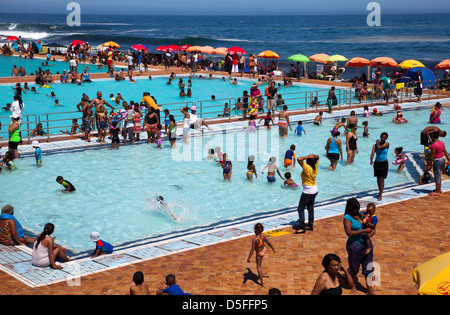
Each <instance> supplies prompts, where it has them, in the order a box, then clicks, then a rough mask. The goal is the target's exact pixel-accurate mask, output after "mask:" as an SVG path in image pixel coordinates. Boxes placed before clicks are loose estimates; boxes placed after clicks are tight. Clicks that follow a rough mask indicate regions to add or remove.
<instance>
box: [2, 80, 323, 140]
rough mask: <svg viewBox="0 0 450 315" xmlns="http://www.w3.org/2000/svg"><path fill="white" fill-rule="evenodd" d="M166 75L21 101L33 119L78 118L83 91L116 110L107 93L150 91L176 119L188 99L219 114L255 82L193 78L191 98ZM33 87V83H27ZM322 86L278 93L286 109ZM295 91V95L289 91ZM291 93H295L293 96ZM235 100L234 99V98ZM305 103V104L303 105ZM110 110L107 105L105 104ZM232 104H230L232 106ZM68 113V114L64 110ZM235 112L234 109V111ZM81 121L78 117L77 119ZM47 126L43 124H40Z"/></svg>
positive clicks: (7, 97)
mask: <svg viewBox="0 0 450 315" xmlns="http://www.w3.org/2000/svg"><path fill="white" fill-rule="evenodd" d="M182 79H183V82H184V83H185V84H186V89H187V86H188V79H189V78H188V77H183V78H182ZM167 82H168V77H154V78H152V80H149V79H148V77H145V78H136V83H129V82H128V80H126V81H121V82H116V81H114V80H94V82H92V83H83V84H82V85H72V84H61V83H56V84H53V85H52V87H51V88H39V87H36V90H37V91H38V93H33V92H27V94H25V95H23V102H24V104H25V109H24V112H23V114H24V115H36V117H35V119H36V120H37V121H38V120H41V121H43V120H47V117H46V116H41V117H39V115H41V114H44V113H50V114H51V115H50V116H49V119H50V120H56V119H65V118H70V119H72V118H81V113H73V112H74V111H77V108H76V105H77V104H78V103H79V102H80V100H81V97H82V94H83V93H86V94H87V95H88V96H89V97H90V99H91V100H92V99H94V98H95V97H96V96H97V92H98V91H100V92H102V94H103V98H105V100H106V101H107V102H109V103H110V104H111V105H112V106H114V107H117V108H119V109H121V108H122V105H121V104H120V105H115V104H114V101H111V100H110V94H113V95H114V97H116V96H117V93H120V94H121V95H122V97H123V98H124V99H125V100H126V101H127V102H130V101H135V102H140V101H141V100H142V93H143V92H147V91H148V92H150V93H151V95H152V96H154V97H155V99H156V101H157V103H158V104H163V109H169V110H170V112H171V114H173V115H175V117H176V119H177V120H178V121H181V120H182V117H181V113H180V109H181V107H182V106H183V105H184V104H186V102H189V104H188V105H189V106H191V105H193V104H196V105H197V107H198V114H199V115H203V117H204V118H212V117H216V118H217V117H218V114H219V113H223V108H224V105H225V102H228V103H230V104H231V102H234V101H236V100H237V98H239V97H242V94H243V92H244V90H246V91H249V90H250V86H251V85H252V83H253V82H254V81H251V80H245V79H239V78H238V84H237V85H232V84H230V83H229V81H228V80H225V81H223V80H222V78H221V77H215V79H212V80H210V79H199V78H198V77H196V78H193V79H192V87H191V90H192V97H184V98H183V97H180V96H179V93H180V89H179V87H178V82H179V78H175V80H174V81H173V83H172V85H168V84H166V83H167ZM11 86H12V84H11V85H8V86H6V85H3V86H0V104H2V107H3V106H4V104H6V103H11V102H12V101H13V96H14V91H13V90H12V89H11ZM31 86H35V85H30V87H31ZM266 86H267V84H263V85H262V86H261V87H260V90H261V92H262V93H264V89H265V87H266ZM322 89H323V88H319V87H314V86H307V85H294V86H290V87H283V86H281V88H280V89H279V91H278V93H279V94H282V95H283V94H285V95H284V98H285V99H286V105H288V107H289V109H293V108H295V106H297V107H300V106H299V105H295V106H294V105H292V104H299V102H300V101H304V99H303V98H304V96H303V98H302V99H301V100H299V99H297V98H296V97H297V96H295V95H297V94H295V93H300V92H305V91H316V90H322ZM51 92H54V94H55V95H56V97H49V96H48V95H50V93H51ZM291 93H294V94H291ZM212 95H214V96H215V98H216V100H215V101H212V100H211V96H212ZM292 95H294V96H292ZM55 99H58V101H59V104H61V105H62V106H55ZM233 99H234V101H233ZM200 101H203V105H204V106H205V107H204V108H203V109H201V107H202V106H201V105H200ZM303 106H304V105H303ZM106 108H107V109H108V110H110V108H109V107H106ZM233 108H234V106H231V109H233ZM67 112H71V113H67ZM233 114H234V112H233ZM9 115H10V113H9V111H5V110H0V117H5V116H9ZM70 119H69V120H67V121H56V122H52V123H50V127H58V128H55V129H53V130H52V129H51V130H50V133H59V130H60V128H59V127H60V126H70V125H71V124H72V123H71V121H70ZM8 120H9V118H3V120H2V119H1V118H0V122H2V123H3V124H7V123H8ZM78 122H79V123H80V124H81V120H79V121H78ZM43 125H44V128H46V126H47V125H46V123H44V124H43Z"/></svg>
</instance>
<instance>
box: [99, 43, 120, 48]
mask: <svg viewBox="0 0 450 315" xmlns="http://www.w3.org/2000/svg"><path fill="white" fill-rule="evenodd" d="M102 46H103V47H116V48H120V45H119V44H117V43H116V42H106V43H104V44H103V45H102Z"/></svg>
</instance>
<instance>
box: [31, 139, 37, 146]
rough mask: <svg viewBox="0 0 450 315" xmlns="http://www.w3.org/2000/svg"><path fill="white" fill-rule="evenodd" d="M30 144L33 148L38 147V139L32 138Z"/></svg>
mask: <svg viewBox="0 0 450 315" xmlns="http://www.w3.org/2000/svg"><path fill="white" fill-rule="evenodd" d="M31 146H32V147H34V148H39V141H37V140H33V142H31Z"/></svg>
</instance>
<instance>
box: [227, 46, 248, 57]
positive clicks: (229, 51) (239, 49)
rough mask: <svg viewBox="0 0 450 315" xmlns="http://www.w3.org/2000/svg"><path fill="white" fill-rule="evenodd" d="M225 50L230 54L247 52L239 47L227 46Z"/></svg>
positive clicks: (244, 53)
mask: <svg viewBox="0 0 450 315" xmlns="http://www.w3.org/2000/svg"><path fill="white" fill-rule="evenodd" d="M227 52H228V53H230V54H234V53H237V54H238V55H246V54H247V52H246V51H245V50H244V49H242V48H241V47H230V48H228V50H227Z"/></svg>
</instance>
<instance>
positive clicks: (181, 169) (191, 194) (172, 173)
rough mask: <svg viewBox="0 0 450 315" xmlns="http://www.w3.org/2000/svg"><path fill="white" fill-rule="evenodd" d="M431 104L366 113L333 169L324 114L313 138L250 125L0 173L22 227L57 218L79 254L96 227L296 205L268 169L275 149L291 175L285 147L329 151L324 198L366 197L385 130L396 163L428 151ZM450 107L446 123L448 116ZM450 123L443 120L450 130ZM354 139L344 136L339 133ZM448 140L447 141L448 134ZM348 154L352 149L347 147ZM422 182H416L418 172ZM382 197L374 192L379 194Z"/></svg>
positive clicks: (134, 235) (207, 218)
mask: <svg viewBox="0 0 450 315" xmlns="http://www.w3.org/2000/svg"><path fill="white" fill-rule="evenodd" d="M429 112H430V111H429V109H424V110H417V111H404V113H405V117H406V118H407V119H408V120H409V121H410V123H409V124H404V125H395V124H393V123H392V122H391V120H392V115H393V114H387V115H385V116H383V117H373V116H372V117H369V118H359V122H358V125H359V126H360V128H359V129H358V135H359V140H358V147H359V154H358V155H357V156H356V159H355V163H354V164H353V165H348V166H345V165H344V164H345V161H346V158H344V161H343V162H341V161H340V162H339V164H338V167H337V169H336V171H335V172H329V171H327V168H328V166H329V161H328V159H326V157H325V150H324V146H325V143H326V141H327V139H328V137H329V136H330V133H329V130H331V129H332V127H333V126H334V124H335V121H334V119H325V120H324V126H322V127H317V126H314V125H313V124H312V123H311V122H305V123H304V128H305V130H306V135H304V136H302V137H299V136H296V135H295V134H294V133H293V132H290V133H289V135H288V137H287V138H285V139H280V138H279V136H278V134H277V131H278V130H277V128H274V129H272V132H268V131H266V130H264V129H261V130H259V131H258V132H257V133H247V132H246V131H242V132H235V133H227V134H220V135H218V134H216V135H210V136H207V135H205V136H204V137H196V138H192V139H190V144H189V145H183V144H182V142H181V141H178V142H177V149H175V150H170V147H169V144H168V143H166V142H164V143H163V149H157V148H156V145H155V144H150V145H147V144H142V145H135V146H128V147H123V146H121V147H120V149H119V150H118V151H116V150H113V151H110V150H108V149H100V150H88V151H82V152H72V153H59V154H53V155H48V154H45V153H44V154H43V165H42V167H40V168H36V166H35V161H34V158H23V159H19V160H17V161H16V164H17V167H18V168H17V170H16V171H14V172H3V173H2V174H0V187H2V195H1V197H0V205H1V206H3V205H4V204H7V203H9V204H12V205H14V207H15V209H16V216H17V217H18V219H19V220H20V221H21V223H22V225H23V226H24V227H25V228H26V229H28V230H31V231H33V232H36V233H39V232H41V230H42V228H43V226H44V225H45V223H47V222H52V223H54V224H55V226H56V229H55V233H54V235H55V236H56V241H57V242H58V243H59V244H62V245H64V246H66V247H67V248H69V249H71V250H72V251H73V252H75V253H77V252H84V251H87V250H90V249H91V247H92V243H91V242H90V241H89V234H90V232H92V231H94V230H97V231H99V232H100V234H101V236H102V238H103V239H104V240H106V241H109V242H111V243H112V244H114V245H116V246H117V245H120V244H123V243H126V242H134V241H137V240H141V239H143V238H147V237H151V236H154V235H159V234H169V235H170V234H171V233H173V232H174V231H179V230H184V229H188V228H193V227H198V226H203V225H209V224H213V223H216V222H220V221H223V220H231V221H232V220H234V219H236V218H240V217H243V216H247V215H252V214H261V213H264V212H267V211H271V210H273V209H280V208H283V207H290V206H296V205H297V204H298V201H299V198H300V194H301V190H297V191H295V190H290V189H284V188H283V187H282V181H281V179H280V178H278V177H277V182H276V183H274V184H269V183H268V182H267V180H266V176H265V175H263V174H261V170H262V168H263V167H264V166H265V165H266V163H267V161H268V160H269V158H270V157H271V156H275V157H277V164H278V166H280V171H281V172H282V174H283V173H284V172H285V171H286V170H285V169H284V166H281V165H282V160H283V158H284V153H285V151H286V150H287V149H288V148H289V147H290V145H291V144H295V145H296V147H297V149H296V151H295V152H296V154H297V156H302V155H307V154H310V153H315V154H318V155H319V156H320V163H319V172H318V176H317V183H318V187H319V194H318V196H317V200H318V201H321V200H326V199H329V198H332V197H336V196H341V195H344V194H352V193H354V194H357V193H358V192H363V191H367V190H372V189H376V179H375V178H374V177H373V169H372V166H371V165H370V164H369V159H370V152H371V148H372V146H373V144H374V143H375V140H376V139H378V136H379V135H380V133H381V132H383V131H387V132H388V133H389V139H388V142H389V143H390V149H389V160H390V161H393V157H394V154H393V151H394V148H395V147H397V146H403V147H404V151H407V152H410V151H414V152H421V151H422V150H423V147H422V146H420V144H419V134H420V131H421V130H422V129H423V128H424V127H425V126H426V122H427V120H428V115H429ZM449 119H450V115H449V114H448V112H447V111H444V113H443V121H444V122H445V121H449ZM364 120H367V121H369V132H370V136H369V138H363V137H362V128H361V124H362V121H364ZM445 126H446V125H442V128H443V129H444V130H445ZM340 138H341V140H343V142H344V145H345V140H344V139H345V138H344V136H343V135H342V136H340ZM443 140H444V141H445V142H446V144H447V146H449V145H450V144H449V143H448V139H446V138H444V139H443ZM215 146H220V147H221V148H222V152H224V153H227V154H229V157H230V158H231V160H232V162H233V174H232V177H231V182H224V180H223V177H222V169H221V168H220V167H219V166H217V165H216V163H214V162H212V161H208V160H206V156H207V151H208V149H209V148H211V147H215ZM344 154H345V149H344ZM249 155H254V156H255V157H256V161H255V165H256V169H257V171H258V178H257V179H255V180H254V182H253V183H250V182H248V181H247V179H246V175H245V174H246V166H247V157H248V156H249ZM289 171H290V172H291V173H292V178H293V180H294V181H295V182H296V183H297V184H301V179H300V174H301V168H300V167H298V166H296V167H295V168H294V169H291V170H289ZM59 175H61V176H63V177H64V178H65V179H67V180H69V181H70V182H71V183H72V184H73V185H74V186H75V187H76V189H77V191H76V192H75V193H72V194H63V193H61V192H60V190H61V189H62V187H61V186H60V185H59V184H57V183H56V181H55V179H56V177H57V176H59ZM413 180H414V181H416V180H417V179H413ZM408 182H411V178H410V177H409V176H408V174H407V172H402V173H398V172H396V166H393V165H392V164H390V170H389V176H388V178H387V180H386V187H392V186H395V185H398V184H402V183H408ZM158 195H162V196H164V198H165V200H166V202H167V203H168V204H169V206H170V208H171V209H172V211H173V212H174V213H175V215H176V216H178V217H179V218H180V219H179V220H178V221H173V220H172V219H171V218H170V216H169V215H167V214H166V213H164V211H162V210H161V209H159V208H158V207H157V206H156V205H155V203H154V202H153V201H152V200H153V199H155V197H156V196H158ZM374 200H375V199H374Z"/></svg>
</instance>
